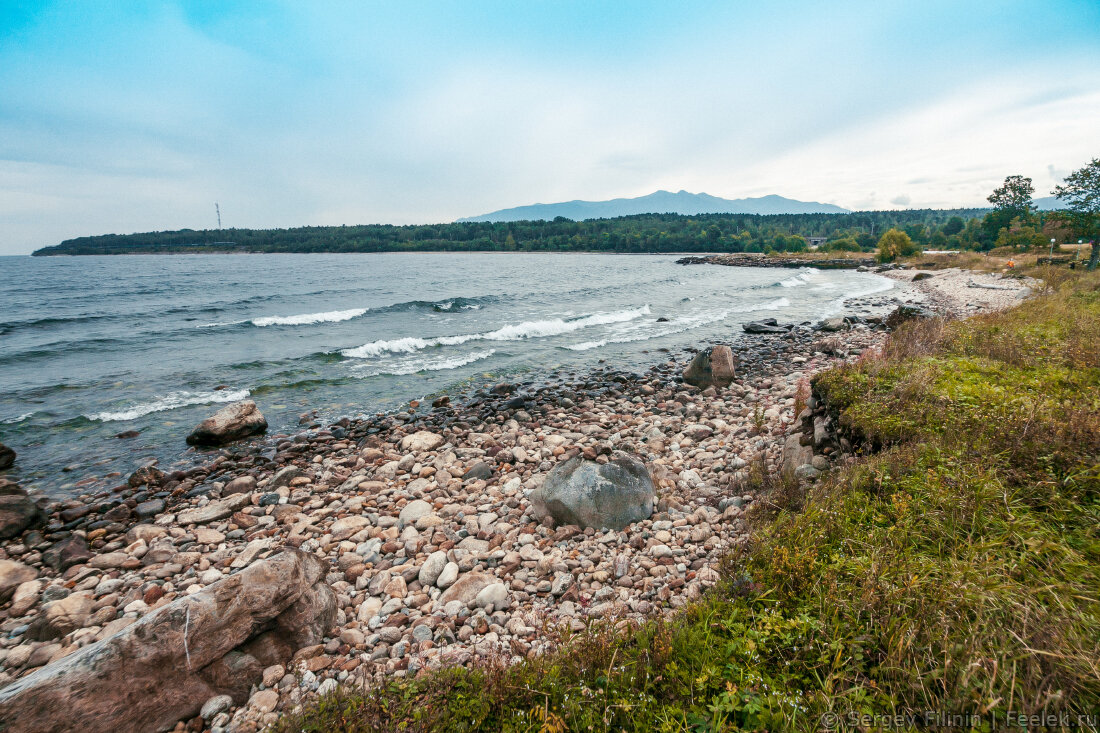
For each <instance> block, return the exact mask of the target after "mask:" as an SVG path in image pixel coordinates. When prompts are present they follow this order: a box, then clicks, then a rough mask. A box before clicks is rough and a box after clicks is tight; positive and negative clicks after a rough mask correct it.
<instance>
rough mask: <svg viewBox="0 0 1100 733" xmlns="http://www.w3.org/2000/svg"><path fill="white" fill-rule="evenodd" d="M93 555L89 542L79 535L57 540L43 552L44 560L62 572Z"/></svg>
mask: <svg viewBox="0 0 1100 733" xmlns="http://www.w3.org/2000/svg"><path fill="white" fill-rule="evenodd" d="M91 557H92V553H91V552H90V551H89V550H88V543H87V542H85V541H84V538H83V537H81V536H79V535H72V536H71V537H66V538H65V539H63V540H61V541H60V542H55V543H54V544H53V546H52V547H50V549H48V550H46V551H45V552H43V553H42V562H44V563H46V564H47V565H49V566H50V567H51V568H53V569H54V570H56V571H57V572H59V573H61V572H64V571H66V570H68V569H69V568H71V567H72V566H73V565H78V564H80V563H82V562H87V561H88V560H90V559H91Z"/></svg>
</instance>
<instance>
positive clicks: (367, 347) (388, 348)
mask: <svg viewBox="0 0 1100 733" xmlns="http://www.w3.org/2000/svg"><path fill="white" fill-rule="evenodd" d="M435 345H436V343H435V340H433V341H426V340H425V339H420V338H416V337H415V336H409V337H407V338H403V339H394V340H392V341H372V342H371V343H369V344H363V345H362V346H357V347H356V348H354V349H344V350H343V351H341V352H340V353H341V354H343V355H344V356H347V357H349V358H352V359H369V358H371V357H374V356H381V355H382V354H385V353H387V352H389V353H393V354H402V353H403V354H411V353H413V352H414V351H419V350H420V349H426V348H428V347H430V346H435Z"/></svg>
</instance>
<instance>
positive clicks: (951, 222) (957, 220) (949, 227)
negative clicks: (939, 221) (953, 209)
mask: <svg viewBox="0 0 1100 733" xmlns="http://www.w3.org/2000/svg"><path fill="white" fill-rule="evenodd" d="M965 226H966V222H964V221H963V219H962V217H961V216H953V217H951V218H950V219H948V220H947V223H946V224H944V225H943V233H944V234H945V235H946V236H948V237H950V236H951V235H952V234H958V233H959V232H961V231H962V230H963V227H965Z"/></svg>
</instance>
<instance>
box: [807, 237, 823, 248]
mask: <svg viewBox="0 0 1100 733" xmlns="http://www.w3.org/2000/svg"><path fill="white" fill-rule="evenodd" d="M805 239H806V244H807V245H808V246H809V248H810V249H817V248H818V247H820V246H821V245H823V244H825V240H826V239H828V237H806V238H805Z"/></svg>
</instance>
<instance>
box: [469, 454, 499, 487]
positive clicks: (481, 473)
mask: <svg viewBox="0 0 1100 733" xmlns="http://www.w3.org/2000/svg"><path fill="white" fill-rule="evenodd" d="M498 450H499V449H498ZM492 477H493V468H492V466H490V465H489V464H488V463H486V462H485V461H480V462H478V463H475V464H474V465H473V466H471V467H470V470H469V471H467V472H466V473H464V474H462V480H463V481H470V480H474V479H480V480H482V481H488V480H489V479H491V478H492Z"/></svg>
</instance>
